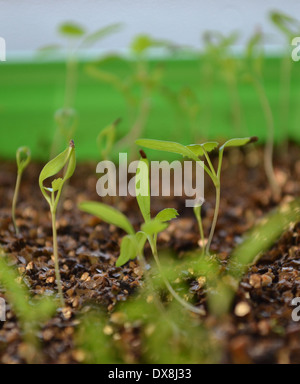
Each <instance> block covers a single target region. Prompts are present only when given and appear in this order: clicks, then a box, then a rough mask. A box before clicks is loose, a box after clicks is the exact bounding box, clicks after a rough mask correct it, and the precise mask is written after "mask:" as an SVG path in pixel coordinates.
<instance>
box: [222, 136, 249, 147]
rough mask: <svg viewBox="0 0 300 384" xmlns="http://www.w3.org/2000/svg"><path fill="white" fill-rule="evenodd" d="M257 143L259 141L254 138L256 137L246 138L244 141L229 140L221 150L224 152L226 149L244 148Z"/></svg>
mask: <svg viewBox="0 0 300 384" xmlns="http://www.w3.org/2000/svg"><path fill="white" fill-rule="evenodd" d="M255 141H257V138H254V137H246V138H244V139H231V140H228V141H227V142H226V143H225V144H223V145H222V147H221V148H220V150H224V149H225V148H231V147H243V146H245V145H247V144H249V143H252V142H255Z"/></svg>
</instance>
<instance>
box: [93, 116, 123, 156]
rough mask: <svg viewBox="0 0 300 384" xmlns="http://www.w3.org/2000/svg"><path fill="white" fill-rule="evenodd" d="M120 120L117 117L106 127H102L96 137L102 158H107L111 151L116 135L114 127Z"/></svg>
mask: <svg viewBox="0 0 300 384" xmlns="http://www.w3.org/2000/svg"><path fill="white" fill-rule="evenodd" d="M120 121H121V120H120V119H118V120H116V121H115V122H114V123H112V124H110V125H109V126H108V127H106V128H105V129H103V131H101V132H100V133H99V135H98V137H97V144H98V147H99V149H100V152H101V155H102V158H103V159H104V160H108V158H109V156H110V154H111V152H112V149H113V146H114V144H115V141H116V136H117V132H116V127H117V125H118V124H119V123H120Z"/></svg>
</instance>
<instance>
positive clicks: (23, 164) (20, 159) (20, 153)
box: [16, 147, 31, 173]
mask: <svg viewBox="0 0 300 384" xmlns="http://www.w3.org/2000/svg"><path fill="white" fill-rule="evenodd" d="M16 158H17V166H18V172H19V173H22V172H24V170H25V168H27V166H28V165H29V163H30V161H31V152H30V149H29V148H28V147H21V148H19V149H18V150H17V155H16Z"/></svg>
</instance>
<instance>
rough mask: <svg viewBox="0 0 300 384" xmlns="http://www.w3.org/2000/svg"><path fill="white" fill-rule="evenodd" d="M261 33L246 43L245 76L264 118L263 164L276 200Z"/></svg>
mask: <svg viewBox="0 0 300 384" xmlns="http://www.w3.org/2000/svg"><path fill="white" fill-rule="evenodd" d="M263 39H264V36H263V33H262V32H261V31H260V30H258V31H257V32H255V34H254V35H253V36H252V37H251V38H250V40H249V42H248V44H247V50H246V55H245V57H246V59H245V60H246V76H245V78H249V80H250V81H251V82H252V84H253V86H254V88H255V90H256V92H257V95H258V98H259V101H260V104H261V107H262V110H263V113H264V116H265V120H266V128H267V143H266V147H265V154H264V166H265V171H266V174H267V177H268V180H269V183H270V187H271V191H272V195H273V198H274V199H275V200H278V199H279V198H280V195H281V187H280V186H279V184H278V181H277V179H276V175H275V170H274V163H273V156H274V144H275V143H274V140H275V120H274V115H273V111H272V108H271V104H270V101H269V99H268V95H267V93H266V88H265V85H264V80H263V73H262V72H263V62H264V52H263Z"/></svg>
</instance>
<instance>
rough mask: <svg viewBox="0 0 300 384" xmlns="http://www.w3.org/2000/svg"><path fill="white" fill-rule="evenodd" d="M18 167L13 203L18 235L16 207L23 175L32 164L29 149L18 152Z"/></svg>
mask: <svg viewBox="0 0 300 384" xmlns="http://www.w3.org/2000/svg"><path fill="white" fill-rule="evenodd" d="M16 158H17V166H18V174H17V182H16V188H15V193H14V198H13V202H12V221H13V224H14V228H15V231H16V234H17V235H18V234H19V228H18V226H17V222H16V207H17V202H18V197H19V192H20V185H21V181H22V175H23V172H24V171H25V169H26V168H27V166H28V165H29V163H30V160H31V152H30V149H29V148H27V147H21V148H19V149H18V150H17V155H16Z"/></svg>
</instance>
